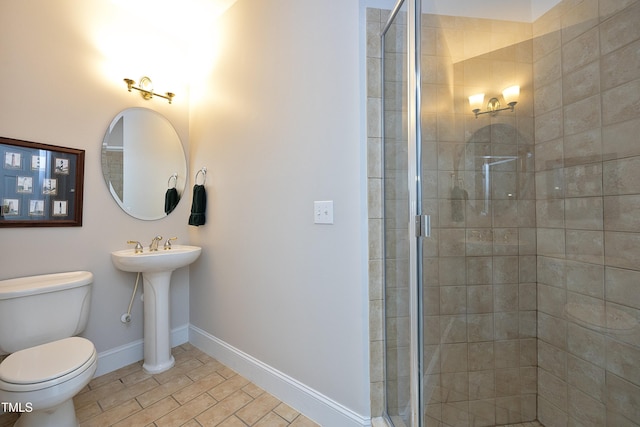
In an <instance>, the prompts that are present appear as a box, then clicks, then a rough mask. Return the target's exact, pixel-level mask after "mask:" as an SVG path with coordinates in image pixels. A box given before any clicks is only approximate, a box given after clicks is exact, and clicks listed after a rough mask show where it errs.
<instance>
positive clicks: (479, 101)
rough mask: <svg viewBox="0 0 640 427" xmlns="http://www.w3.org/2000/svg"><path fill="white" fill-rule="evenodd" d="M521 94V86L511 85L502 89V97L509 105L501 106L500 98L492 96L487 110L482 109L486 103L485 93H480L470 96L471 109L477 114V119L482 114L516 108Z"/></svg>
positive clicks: (493, 113)
mask: <svg viewBox="0 0 640 427" xmlns="http://www.w3.org/2000/svg"><path fill="white" fill-rule="evenodd" d="M519 96H520V86H517V85H516V86H509V87H508V88H505V89H504V90H503V91H502V97H503V98H504V101H505V102H506V103H507V105H508V107H503V108H500V101H498V98H491V99H490V100H489V102H488V103H487V110H486V111H480V110H481V109H482V106H483V104H484V93H478V94H475V95H471V96H470V97H469V105H470V106H471V111H473V113H474V114H475V115H476V119H477V118H478V116H479V115H480V114H491V115H492V116H493V115H495V114H497V113H498V111H505V110H511V111H514V110H515V106H516V104H517V103H518V97H519Z"/></svg>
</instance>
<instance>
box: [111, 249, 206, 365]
mask: <svg viewBox="0 0 640 427" xmlns="http://www.w3.org/2000/svg"><path fill="white" fill-rule="evenodd" d="M200 252H202V248H200V247H198V246H188V245H174V246H173V248H172V249H167V250H163V251H154V252H143V253H140V252H139V250H138V251H137V252H136V250H135V249H124V250H120V251H114V252H111V260H112V261H113V263H114V265H115V266H116V267H117V268H119V269H120V270H122V271H128V272H131V273H137V272H141V273H142V280H143V284H144V364H143V365H142V367H143V368H144V370H145V371H146V372H148V373H150V374H157V373H160V372H163V371H166V370H167V369H169V368H171V367H172V366H173V365H174V364H175V360H174V359H173V356H172V355H171V338H170V336H169V284H170V283H171V273H173V270H175V269H177V268H181V267H186V266H187V265H189V264H191V263H192V262H194V261H195V260H196V259H198V257H199V256H200Z"/></svg>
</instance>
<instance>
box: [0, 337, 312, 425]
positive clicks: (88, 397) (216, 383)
mask: <svg viewBox="0 0 640 427" xmlns="http://www.w3.org/2000/svg"><path fill="white" fill-rule="evenodd" d="M172 353H173V356H174V357H175V359H176V365H175V366H174V367H173V368H171V369H170V370H168V371H166V372H163V373H161V374H156V375H150V374H146V373H145V372H144V371H143V370H142V362H137V363H134V364H131V365H129V366H125V367H124V368H121V369H119V370H117V371H114V372H111V373H108V374H105V375H102V376H100V377H97V378H94V379H93V380H92V381H91V383H89V385H88V386H87V387H85V389H84V390H83V391H81V392H80V393H79V394H78V395H77V396H76V397H75V399H74V404H75V406H76V415H77V417H78V421H79V422H80V426H81V427H94V426H96V427H105V426H117V427H124V426H131V427H140V426H146V427H170V426H186V427H199V426H205V425H206V426H221V427H224V426H226V427H232V426H242V427H244V426H256V427H280V426H282V427H319V425H318V424H316V423H315V422H313V421H311V420H310V419H309V418H307V417H305V416H304V415H302V414H301V413H300V412H298V411H296V410H295V409H293V408H292V407H290V406H288V405H286V404H285V403H283V402H281V401H279V400H278V399H276V398H275V397H273V396H272V395H270V394H269V393H267V392H265V391H264V390H262V389H261V388H259V387H258V386H256V385H255V384H252V383H251V382H249V380H247V379H246V378H244V377H242V376H241V375H238V374H237V373H236V372H234V371H232V370H231V369H229V368H228V367H226V366H224V365H223V364H221V363H220V362H218V361H217V360H215V359H213V358H211V357H210V356H208V355H206V354H205V353H203V352H202V351H200V350H198V349H197V348H195V347H194V346H192V345H191V344H183V345H181V346H178V347H175V348H173V350H172ZM17 418H18V417H17V415H16V414H0V427H8V426H11V425H13V423H14V422H15V420H16V419H17Z"/></svg>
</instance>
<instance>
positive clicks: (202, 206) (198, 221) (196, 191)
mask: <svg viewBox="0 0 640 427" xmlns="http://www.w3.org/2000/svg"><path fill="white" fill-rule="evenodd" d="M206 209H207V193H206V192H205V190H204V185H198V184H196V185H194V186H193V202H192V204H191V216H189V225H195V226H196V227H197V226H199V225H204V221H205V215H204V212H205V210H206Z"/></svg>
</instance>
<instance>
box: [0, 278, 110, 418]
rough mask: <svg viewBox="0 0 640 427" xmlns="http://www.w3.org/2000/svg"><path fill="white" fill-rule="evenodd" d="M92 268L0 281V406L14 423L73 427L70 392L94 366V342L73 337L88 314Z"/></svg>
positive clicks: (82, 383) (81, 384)
mask: <svg viewBox="0 0 640 427" xmlns="http://www.w3.org/2000/svg"><path fill="white" fill-rule="evenodd" d="M92 283H93V274H91V273H90V272H88V271H74V272H68V273H54V274H46V275H40V276H31V277H21V278H17V279H9V280H2V281H0V355H6V354H8V356H7V357H6V358H5V359H4V360H3V361H2V362H1V363H0V402H2V406H0V412H1V411H3V410H5V411H12V412H20V413H21V415H20V418H18V421H17V422H16V424H15V426H19V427H45V426H48V427H51V426H56V427H77V426H78V421H77V419H76V414H75V408H74V405H73V397H74V396H75V395H76V394H77V393H78V392H80V390H82V389H83V388H84V387H85V386H86V385H87V384H89V381H91V379H92V378H93V375H94V373H95V371H96V368H97V365H98V363H97V360H98V357H97V353H96V349H95V346H94V345H93V343H92V342H91V341H89V340H88V339H86V338H82V337H78V336H76V335H78V334H79V333H81V332H82V331H83V330H84V329H85V327H86V325H87V320H88V318H89V307H90V303H91V301H90V300H91V284H92Z"/></svg>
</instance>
